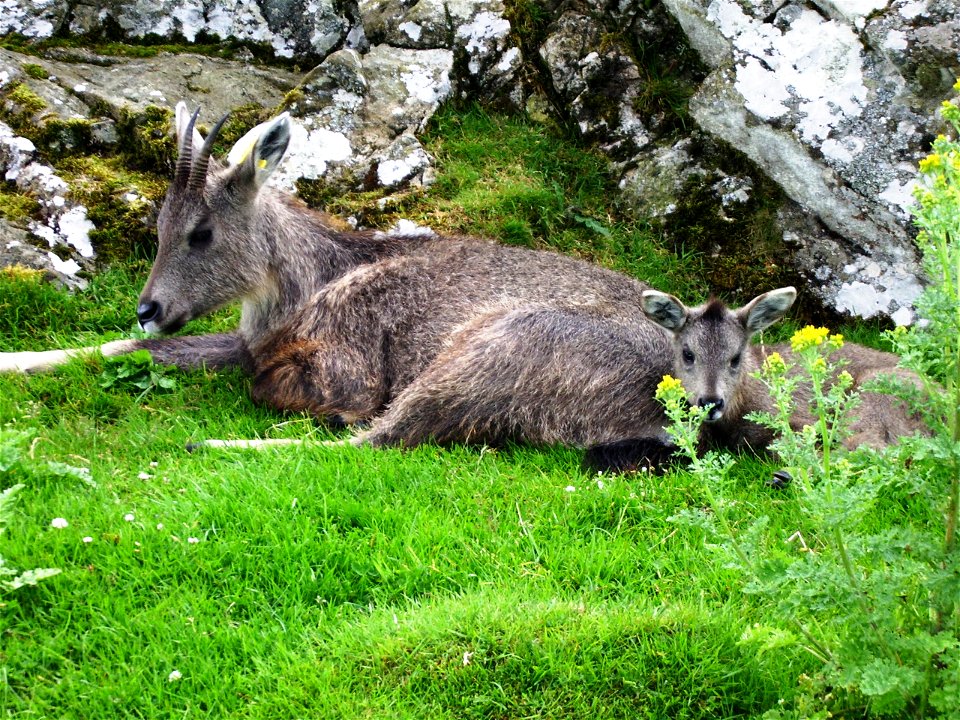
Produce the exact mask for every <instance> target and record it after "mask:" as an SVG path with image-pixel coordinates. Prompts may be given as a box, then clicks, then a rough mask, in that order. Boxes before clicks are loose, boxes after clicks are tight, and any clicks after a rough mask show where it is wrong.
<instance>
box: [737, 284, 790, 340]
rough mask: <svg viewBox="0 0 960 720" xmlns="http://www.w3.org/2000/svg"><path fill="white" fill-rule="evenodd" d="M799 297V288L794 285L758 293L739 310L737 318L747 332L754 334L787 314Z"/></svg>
mask: <svg viewBox="0 0 960 720" xmlns="http://www.w3.org/2000/svg"><path fill="white" fill-rule="evenodd" d="M796 299H797V290H796V288H793V287H785V288H780V289H779V290H771V291H770V292H765V293H764V294H763V295H758V296H757V297H755V298H754V299H753V300H751V301H750V302H748V303H747V304H746V305H744V306H743V307H742V308H740V309H739V310H737V318H738V319H739V320H740V322H741V323H742V324H743V327H744V328H745V329H746V331H747V332H749V333H750V334H753V333H755V332H760V331H761V330H763V329H764V328H766V327H769V326H770V325H773V323H775V322H776V321H777V320H779V319H780V318H782V317H783V316H784V315H786V313H787V310H789V309H790V308H791V307H792V306H793V301H794V300H796Z"/></svg>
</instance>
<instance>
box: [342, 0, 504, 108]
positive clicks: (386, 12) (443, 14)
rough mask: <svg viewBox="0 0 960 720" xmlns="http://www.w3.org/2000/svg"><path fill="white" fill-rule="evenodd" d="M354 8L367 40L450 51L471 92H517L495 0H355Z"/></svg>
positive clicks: (460, 82) (460, 79)
mask: <svg viewBox="0 0 960 720" xmlns="http://www.w3.org/2000/svg"><path fill="white" fill-rule="evenodd" d="M360 13H361V16H362V18H363V26H364V28H365V29H366V32H367V36H368V37H369V38H370V39H371V41H372V42H374V43H377V44H383V45H390V46H392V47H398V48H408V49H415V50H429V49H445V50H452V51H453V52H454V54H455V55H456V56H457V57H458V58H460V59H461V60H462V62H460V64H461V65H462V66H463V69H464V70H465V72H463V74H462V76H461V77H458V78H457V82H458V85H459V86H460V88H461V90H462V91H463V92H465V93H468V94H470V95H471V96H474V97H476V96H480V97H484V98H486V99H492V98H495V97H497V96H503V95H505V96H511V97H514V98H515V104H517V103H519V102H520V97H521V95H522V93H521V92H520V90H519V87H518V79H517V73H518V71H519V69H520V65H521V57H520V49H519V48H518V47H516V45H515V44H514V43H513V42H512V40H511V38H510V22H509V21H508V20H507V19H506V17H505V16H504V6H503V3H502V2H500V0H419V2H412V3H411V2H408V1H405V0H390V1H389V2H374V1H373V0H361V2H360Z"/></svg>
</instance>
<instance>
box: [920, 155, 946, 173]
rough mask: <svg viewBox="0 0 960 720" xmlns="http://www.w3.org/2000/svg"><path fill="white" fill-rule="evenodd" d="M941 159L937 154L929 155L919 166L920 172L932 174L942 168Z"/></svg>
mask: <svg viewBox="0 0 960 720" xmlns="http://www.w3.org/2000/svg"><path fill="white" fill-rule="evenodd" d="M940 163H941V158H940V156H939V155H938V154H937V153H931V154H930V155H927V156H926V157H925V158H924V159H923V160H921V161H920V162H919V163H918V165H919V166H920V172H924V173H925V172H930V171H931V170H934V169H935V168H938V167H940Z"/></svg>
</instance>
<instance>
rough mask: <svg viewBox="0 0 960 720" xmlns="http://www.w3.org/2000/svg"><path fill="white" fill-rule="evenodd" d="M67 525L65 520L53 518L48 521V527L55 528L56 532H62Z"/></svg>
mask: <svg viewBox="0 0 960 720" xmlns="http://www.w3.org/2000/svg"><path fill="white" fill-rule="evenodd" d="M69 524H70V523H68V522H67V519H66V518H54V519H53V520H51V521H50V527H55V528H56V529H57V530H63V529H64V528H65V527H66V526H67V525H69Z"/></svg>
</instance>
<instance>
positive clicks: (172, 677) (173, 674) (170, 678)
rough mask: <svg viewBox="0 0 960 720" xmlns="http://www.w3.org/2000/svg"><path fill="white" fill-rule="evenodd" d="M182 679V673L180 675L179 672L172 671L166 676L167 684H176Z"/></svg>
mask: <svg viewBox="0 0 960 720" xmlns="http://www.w3.org/2000/svg"><path fill="white" fill-rule="evenodd" d="M182 677H183V673H181V672H180V671H179V670H174V671H172V672H171V673H170V674H169V675H167V682H176V681H177V680H179V679H180V678H182Z"/></svg>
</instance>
